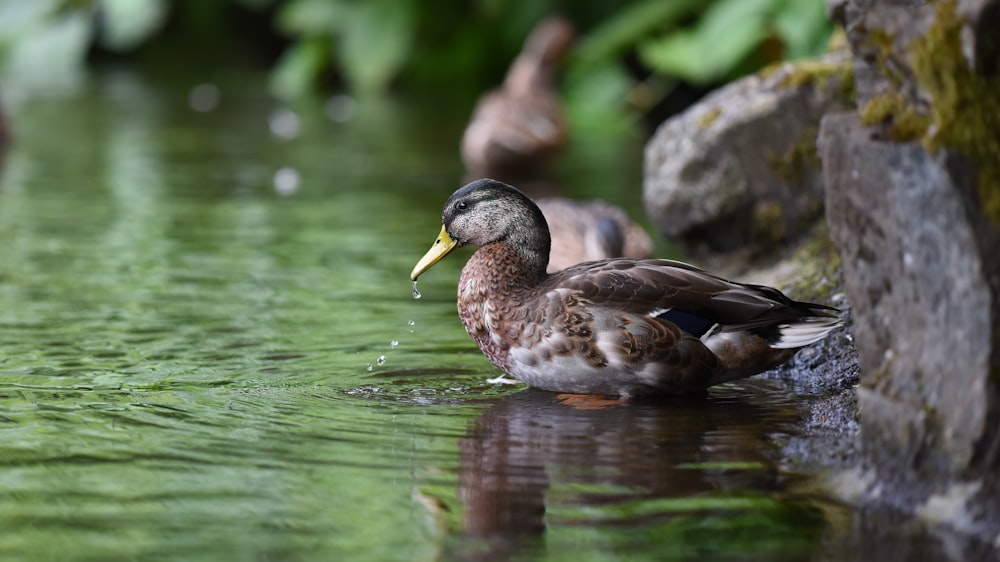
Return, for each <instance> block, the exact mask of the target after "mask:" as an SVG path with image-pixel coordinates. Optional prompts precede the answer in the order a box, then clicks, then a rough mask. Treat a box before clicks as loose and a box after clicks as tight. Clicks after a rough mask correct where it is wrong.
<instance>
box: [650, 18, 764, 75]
mask: <svg viewBox="0 0 1000 562" xmlns="http://www.w3.org/2000/svg"><path fill="white" fill-rule="evenodd" d="M776 1H777V0H722V1H720V2H717V3H715V4H713V5H712V6H711V7H710V8H709V9H708V10H707V11H706V12H705V14H704V16H703V17H702V19H701V20H699V21H698V23H697V24H696V25H695V26H694V27H693V28H691V29H685V30H678V31H676V32H674V33H672V34H670V35H667V36H666V37H663V38H661V39H658V40H653V41H648V42H646V43H643V44H641V45H639V56H640V58H641V60H642V61H643V62H644V63H645V64H647V65H649V66H650V67H651V68H653V69H654V70H656V71H657V72H661V73H664V74H670V75H673V76H677V77H679V78H682V79H684V80H687V81H690V82H693V83H696V84H704V83H708V82H712V81H716V80H719V79H722V78H724V77H725V76H726V75H727V74H729V73H730V72H732V71H733V70H734V69H735V68H736V67H737V65H739V63H740V62H742V61H743V60H745V59H746V58H747V56H749V55H750V54H751V53H752V52H753V51H754V49H755V48H756V47H757V46H758V45H759V44H760V42H761V41H762V40H763V39H764V38H765V37H767V35H768V31H767V18H768V16H769V13H770V11H771V10H772V8H773V7H774V5H775V2H776Z"/></svg>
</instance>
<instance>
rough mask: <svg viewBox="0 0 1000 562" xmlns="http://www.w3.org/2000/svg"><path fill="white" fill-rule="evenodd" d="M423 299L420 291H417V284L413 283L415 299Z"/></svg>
mask: <svg viewBox="0 0 1000 562" xmlns="http://www.w3.org/2000/svg"><path fill="white" fill-rule="evenodd" d="M420 297H421V295H420V291H418V290H417V282H416V281H414V282H413V298H415V299H419V298H420Z"/></svg>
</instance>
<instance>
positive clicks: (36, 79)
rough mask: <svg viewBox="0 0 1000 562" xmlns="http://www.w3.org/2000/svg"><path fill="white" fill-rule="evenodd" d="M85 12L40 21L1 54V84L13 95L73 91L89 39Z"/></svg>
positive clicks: (81, 75) (89, 33) (87, 19)
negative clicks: (3, 54) (2, 59)
mask: <svg viewBox="0 0 1000 562" xmlns="http://www.w3.org/2000/svg"><path fill="white" fill-rule="evenodd" d="M90 21H91V13H90V11H89V10H76V11H71V12H67V13H65V14H63V15H60V16H58V17H56V18H53V19H48V20H45V21H44V22H40V24H39V25H37V26H35V27H34V28H33V29H31V30H30V32H28V33H25V35H24V36H23V37H22V38H20V39H19V40H18V41H17V42H15V43H14V44H13V45H11V47H10V49H9V50H8V51H7V52H6V53H5V56H4V61H3V63H4V64H3V69H2V73H0V74H2V76H0V78H2V81H3V84H4V86H5V88H6V89H7V90H8V91H11V90H13V91H15V92H16V94H15V96H14V97H17V95H28V94H30V93H32V92H45V93H53V92H56V91H60V90H63V91H66V90H72V89H73V88H75V87H76V86H77V85H78V84H79V82H80V81H81V80H82V77H83V61H84V57H85V56H86V53H87V47H88V46H89V45H90V39H91V25H90Z"/></svg>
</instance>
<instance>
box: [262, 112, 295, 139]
mask: <svg viewBox="0 0 1000 562" xmlns="http://www.w3.org/2000/svg"><path fill="white" fill-rule="evenodd" d="M267 125H268V127H269V128H270V129H271V132H272V133H274V134H275V136H279V137H281V138H283V139H294V138H295V137H297V136H299V116H298V114H296V113H295V112H294V111H292V110H291V109H288V108H280V109H276V110H275V111H273V112H272V113H271V115H270V116H268V119H267Z"/></svg>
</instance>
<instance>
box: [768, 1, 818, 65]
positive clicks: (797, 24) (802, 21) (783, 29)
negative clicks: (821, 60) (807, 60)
mask: <svg viewBox="0 0 1000 562" xmlns="http://www.w3.org/2000/svg"><path fill="white" fill-rule="evenodd" d="M774 26H775V28H776V29H777V31H778V35H780V36H781V39H782V40H783V41H784V42H785V47H786V53H785V58H788V59H798V58H803V57H813V56H818V55H820V54H822V53H823V52H824V51H825V50H826V44H827V42H828V41H829V39H830V34H831V33H832V32H833V25H832V24H831V23H830V21H829V20H828V19H827V17H826V5H825V3H824V2H823V0H785V2H784V4H783V6H782V7H781V10H780V11H779V12H778V13H777V14H776V16H775V20H774Z"/></svg>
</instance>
